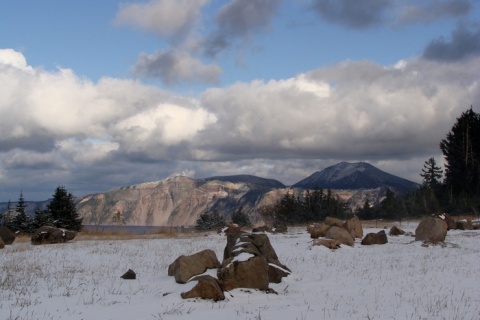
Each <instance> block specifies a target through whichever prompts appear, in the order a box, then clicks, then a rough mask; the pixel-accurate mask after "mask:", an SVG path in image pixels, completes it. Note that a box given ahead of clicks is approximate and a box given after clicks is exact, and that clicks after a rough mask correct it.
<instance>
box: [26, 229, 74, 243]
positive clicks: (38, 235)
mask: <svg viewBox="0 0 480 320" xmlns="http://www.w3.org/2000/svg"><path fill="white" fill-rule="evenodd" d="M76 235H77V233H76V232H74V231H70V230H66V229H61V228H55V227H50V226H43V227H40V228H38V229H37V230H36V231H35V232H34V233H33V235H32V238H31V241H32V244H51V243H63V242H67V241H69V240H73V239H74V238H75V236H76Z"/></svg>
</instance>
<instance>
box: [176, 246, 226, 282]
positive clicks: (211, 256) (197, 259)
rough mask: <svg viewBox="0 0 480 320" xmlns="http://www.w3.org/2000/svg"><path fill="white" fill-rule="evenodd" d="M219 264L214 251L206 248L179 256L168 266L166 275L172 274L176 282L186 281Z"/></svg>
mask: <svg viewBox="0 0 480 320" xmlns="http://www.w3.org/2000/svg"><path fill="white" fill-rule="evenodd" d="M219 266H220V261H218V259H217V256H216V255H215V252H214V251H213V250H210V249H206V250H203V251H200V252H197V253H195V254H192V255H190V256H184V255H182V256H180V257H178V258H177V259H175V261H174V262H172V263H171V264H170V265H169V266H168V275H169V276H174V277H175V281H176V282H177V283H186V282H187V281H188V280H190V278H191V277H193V276H196V275H199V274H202V273H204V272H205V271H207V269H215V268H218V267H219Z"/></svg>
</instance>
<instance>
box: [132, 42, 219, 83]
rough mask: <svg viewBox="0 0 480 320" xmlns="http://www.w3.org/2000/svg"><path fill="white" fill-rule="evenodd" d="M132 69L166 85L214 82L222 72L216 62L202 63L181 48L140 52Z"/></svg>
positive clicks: (137, 73) (135, 72) (142, 75)
mask: <svg viewBox="0 0 480 320" xmlns="http://www.w3.org/2000/svg"><path fill="white" fill-rule="evenodd" d="M132 70H133V73H134V74H136V75H138V76H141V77H146V78H157V79H160V80H161V81H162V82H163V83H165V84H167V85H176V84H182V83H195V82H198V83H210V84H214V83H217V82H218V79H219V77H220V75H221V73H222V69H221V68H220V67H219V66H218V65H217V64H215V63H212V64H204V63H202V61H200V60H199V59H196V58H194V57H192V56H191V55H190V54H189V53H188V52H186V51H182V50H175V51H160V52H157V53H155V54H153V55H146V54H141V55H140V58H139V59H138V61H137V63H136V64H135V66H133V69H132Z"/></svg>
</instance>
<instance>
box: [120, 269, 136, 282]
mask: <svg viewBox="0 0 480 320" xmlns="http://www.w3.org/2000/svg"><path fill="white" fill-rule="evenodd" d="M120 278H122V279H125V280H135V279H137V274H136V273H135V271H133V270H132V269H128V271H127V272H125V273H124V274H123V275H122V276H121V277H120Z"/></svg>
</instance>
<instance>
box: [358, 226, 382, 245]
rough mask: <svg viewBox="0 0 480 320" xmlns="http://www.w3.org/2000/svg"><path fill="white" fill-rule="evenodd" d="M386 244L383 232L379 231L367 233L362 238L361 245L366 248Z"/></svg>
mask: <svg viewBox="0 0 480 320" xmlns="http://www.w3.org/2000/svg"><path fill="white" fill-rule="evenodd" d="M385 243H388V239H387V234H386V233H385V230H381V231H379V232H377V233H369V234H367V235H366V236H365V238H363V240H362V245H364V246H368V245H372V244H385Z"/></svg>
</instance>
